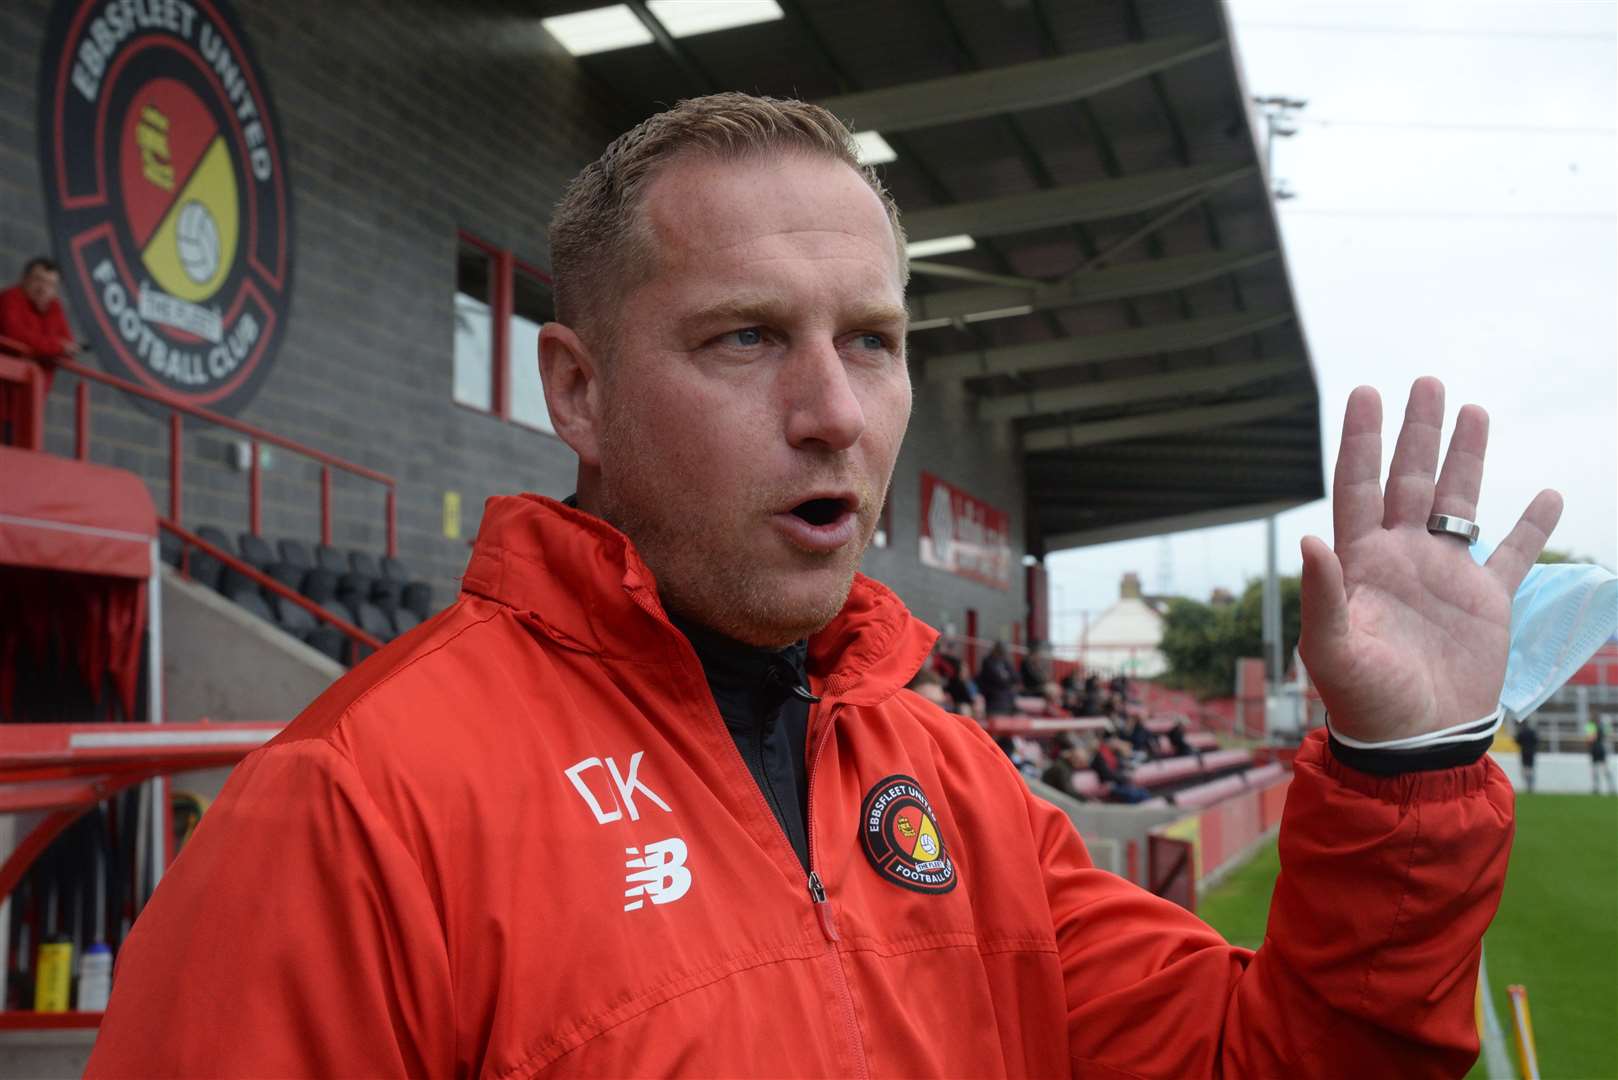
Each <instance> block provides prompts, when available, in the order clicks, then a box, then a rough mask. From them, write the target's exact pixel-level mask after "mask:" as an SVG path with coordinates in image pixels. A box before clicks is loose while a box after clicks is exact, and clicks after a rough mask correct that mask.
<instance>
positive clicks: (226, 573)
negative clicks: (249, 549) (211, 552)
mask: <svg viewBox="0 0 1618 1080" xmlns="http://www.w3.org/2000/svg"><path fill="white" fill-rule="evenodd" d="M197 536H198V538H200V539H202V540H206V541H207V542H208V543H210V544H212V545H213V546H214V547H216V548H220V549H221V550H223V551H224V553H225V554H226V555H234V556H236V557H237V558H240V557H241V554H240V552H238V551H237V550H236V545H235V544H233V543H231V540H230V537H228V536H226V535H225V531H224V530H223V529H218V528H215V527H214V526H212V525H203V526H202V527H200V528H199V529H197ZM214 588H216V589H218V590H219V591H220V592H222V593H224V594H225V595H227V596H229V595H231V594H232V593H237V592H242V591H244V590H247V589H253V590H255V591H256V590H257V589H258V583H257V582H255V581H253V580H252V579H251V578H249V577H248V576H247V575H246V574H243V573H240V572H238V571H236V570H232V569H231V568H230V567H228V566H224V565H221V566H220V568H219V580H218V581H217V582H216V583H215V584H214Z"/></svg>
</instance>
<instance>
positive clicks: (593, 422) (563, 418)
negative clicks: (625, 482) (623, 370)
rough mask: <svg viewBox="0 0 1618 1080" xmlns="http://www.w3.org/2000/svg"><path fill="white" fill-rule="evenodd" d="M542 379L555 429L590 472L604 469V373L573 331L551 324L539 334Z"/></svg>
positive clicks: (547, 405) (557, 323)
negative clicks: (602, 379) (602, 430)
mask: <svg viewBox="0 0 1618 1080" xmlns="http://www.w3.org/2000/svg"><path fill="white" fill-rule="evenodd" d="M539 378H540V381H541V382H542V383H543V384H544V386H545V405H546V407H547V408H549V409H550V412H551V426H553V427H554V428H556V434H557V435H558V436H560V437H561V439H562V441H563V442H565V443H567V444H568V445H569V446H571V447H572V448H573V452H574V453H575V454H577V455H579V462H580V464H582V465H585V466H587V467H590V468H599V467H600V465H601V454H600V445H601V398H602V385H601V369H600V368H599V367H598V366H597V363H596V358H595V357H594V356H593V355H592V354H591V352H590V350H589V348H588V347H586V346H585V344H584V342H582V341H580V340H579V335H577V334H575V333H574V332H573V330H572V329H571V328H570V327H567V326H564V325H562V324H561V323H559V322H548V323H546V324H545V325H544V326H542V327H540V331H539Z"/></svg>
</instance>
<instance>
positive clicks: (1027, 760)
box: [994, 735, 1039, 777]
mask: <svg viewBox="0 0 1618 1080" xmlns="http://www.w3.org/2000/svg"><path fill="white" fill-rule="evenodd" d="M994 743H995V745H996V746H998V747H999V748H1000V749H1001V750H1003V751H1004V752H1005V755H1006V757H1008V758H1010V759H1011V764H1012V766H1013V767H1014V768H1015V769H1016V770H1017V771H1018V772H1020V773H1022V774H1023V775H1024V776H1028V777H1038V776H1039V765H1038V763H1037V762H1035V761H1034V759H1033V757H1032V756H1031V755H1030V754H1029V753H1028V752H1027V751H1026V749H1025V748H1024V747H1022V746H1020V745H1019V744H1018V740H1017V739H1016V738H1015V737H1014V736H1011V735H1001V736H998V737H997V738H996V739H995V740H994Z"/></svg>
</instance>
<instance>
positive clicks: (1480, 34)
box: [1236, 19, 1614, 42]
mask: <svg viewBox="0 0 1618 1080" xmlns="http://www.w3.org/2000/svg"><path fill="white" fill-rule="evenodd" d="M1236 29H1237V31H1238V32H1240V31H1245V30H1277V31H1296V32H1301V33H1326V34H1393V35H1397V36H1399V37H1464V38H1513V39H1517V40H1521V39H1524V38H1534V39H1539V40H1544V41H1606V42H1611V41H1613V40H1614V35H1612V34H1607V33H1601V32H1599V31H1597V32H1582V31H1575V30H1467V29H1464V28H1461V27H1442V26H1350V25H1346V24H1331V25H1327V24H1325V23H1257V22H1242V21H1241V20H1240V19H1238V20H1236Z"/></svg>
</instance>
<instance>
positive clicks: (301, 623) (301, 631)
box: [275, 600, 320, 638]
mask: <svg viewBox="0 0 1618 1080" xmlns="http://www.w3.org/2000/svg"><path fill="white" fill-rule="evenodd" d="M275 615H276V620H275V621H276V624H277V625H279V626H280V627H281V629H283V630H285V631H286V632H287V633H289V634H291V635H292V636H293V637H295V638H307V637H308V636H309V634H310V632H311V631H313V630H314V628H315V627H317V626H319V625H320V623H319V621H318V620H317V619H316V618H315V617H314V616H313V615H311V614H309V613H308V612H307V611H305V610H304V609H303V608H301V607H299V606H298V605H297V604H294V603H291V602H290V601H286V600H283V601H281V603H280V605H278V606H277V607H276V612H275Z"/></svg>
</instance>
